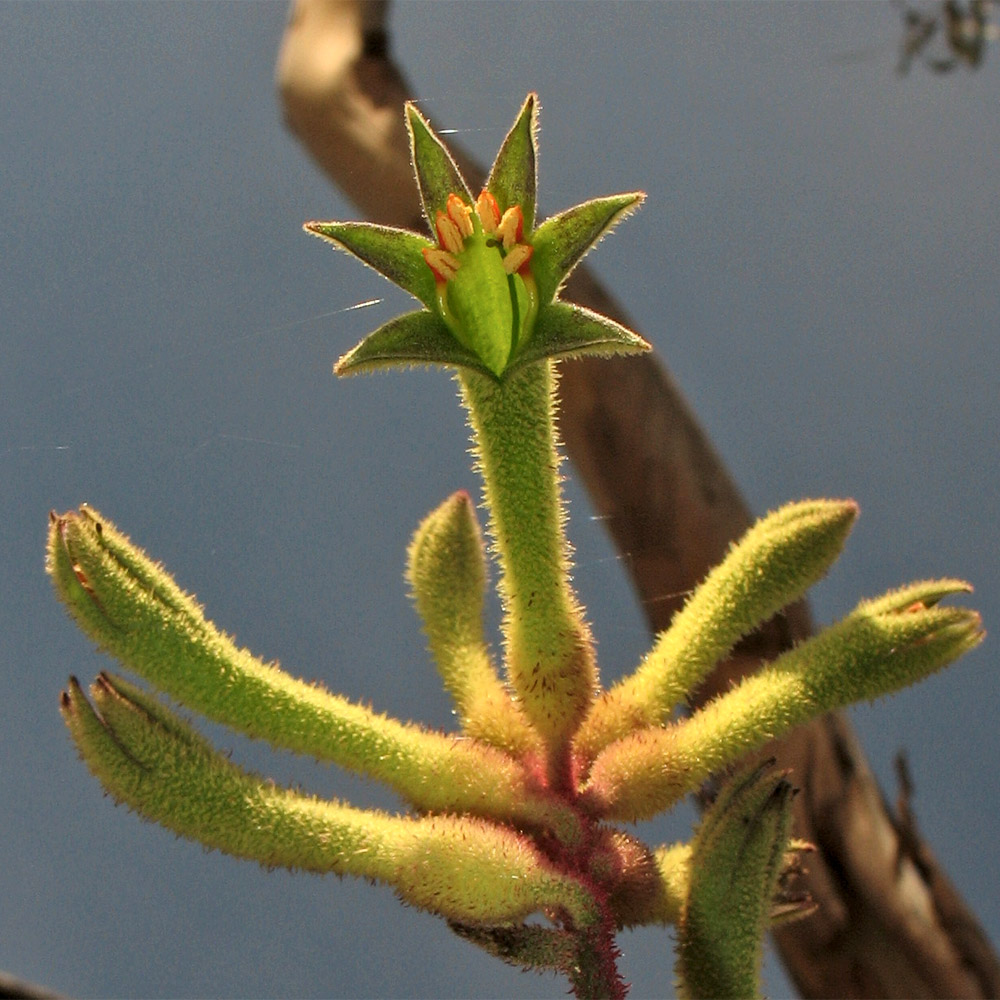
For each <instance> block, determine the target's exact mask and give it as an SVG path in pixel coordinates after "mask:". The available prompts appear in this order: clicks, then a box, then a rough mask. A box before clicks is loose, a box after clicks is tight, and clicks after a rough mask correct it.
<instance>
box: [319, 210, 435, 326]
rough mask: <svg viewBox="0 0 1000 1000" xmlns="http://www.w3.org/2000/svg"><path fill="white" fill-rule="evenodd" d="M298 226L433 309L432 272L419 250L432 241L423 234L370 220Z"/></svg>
mask: <svg viewBox="0 0 1000 1000" xmlns="http://www.w3.org/2000/svg"><path fill="white" fill-rule="evenodd" d="M302 228H303V229H305V231H306V232H308V233H312V234H313V235H314V236H319V237H320V238H321V239H324V240H328V241H329V242H330V243H333V244H334V246H336V247H337V248H338V249H339V250H346V251H347V252H348V253H350V254H353V255H354V256H355V257H357V258H358V259H359V260H362V261H364V263H365V264H367V265H368V266H369V267H371V268H374V269H375V270H376V271H378V273H379V274H381V275H384V276H385V277H386V278H388V279H389V280H390V281H392V282H395V284H397V285H399V287H400V288H402V289H403V291H405V292H409V293H410V294H411V295H412V296H413V297H414V298H415V299H419V300H420V301H421V302H422V303H423V304H424V305H425V306H427V308H428V309H433V308H434V303H435V300H436V296H435V291H434V275H433V274H432V273H431V270H430V268H429V267H428V266H427V262H426V261H425V260H424V257H423V254H422V253H421V250H423V249H424V248H425V247H433V246H435V245H436V244H434V243H432V242H431V241H430V240H429V239H427V237H426V236H420V235H419V234H417V233H411V232H409V230H406V229H393V228H392V227H391V226H377V225H375V224H374V223H370V222H307V223H306V224H305V225H304V226H303V227H302Z"/></svg>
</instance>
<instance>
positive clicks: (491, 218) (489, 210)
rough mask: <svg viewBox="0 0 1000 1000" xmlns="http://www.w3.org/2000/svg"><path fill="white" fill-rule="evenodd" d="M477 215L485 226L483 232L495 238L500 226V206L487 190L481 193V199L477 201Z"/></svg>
mask: <svg viewBox="0 0 1000 1000" xmlns="http://www.w3.org/2000/svg"><path fill="white" fill-rule="evenodd" d="M476 213H477V214H478V215H479V221H480V222H481V223H482V224H483V231H484V232H485V233H487V234H488V235H490V236H495V235H496V231H497V226H498V225H499V224H500V206H499V205H497V200H496V198H494V197H493V195H491V194H490V193H489V191H487V190H486V189H485V188H483V190H482V191H480V192H479V197H478V198H477V199H476Z"/></svg>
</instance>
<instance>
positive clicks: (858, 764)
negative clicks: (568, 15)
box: [277, 0, 1000, 997]
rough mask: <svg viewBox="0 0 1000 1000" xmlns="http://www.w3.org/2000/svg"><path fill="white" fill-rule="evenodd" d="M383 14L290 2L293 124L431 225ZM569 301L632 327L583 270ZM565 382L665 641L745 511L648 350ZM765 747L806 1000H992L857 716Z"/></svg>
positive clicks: (320, 150)
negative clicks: (856, 730) (894, 805)
mask: <svg viewBox="0 0 1000 1000" xmlns="http://www.w3.org/2000/svg"><path fill="white" fill-rule="evenodd" d="M387 6H388V5H387V3H385V2H375V0H369V2H367V3H365V2H358V0H296V2H295V3H294V4H293V7H292V13H291V17H290V20H289V24H288V29H287V32H286V34H285V38H284V40H283V43H282V48H281V52H280V54H279V57H278V67H277V78H278V85H279V88H280V91H281V97H282V101H283V105H284V111H285V117H286V121H287V124H288V126H289V128H290V129H291V130H292V131H293V132H294V133H295V134H296V135H297V136H298V138H299V139H300V140H301V141H302V143H303V144H304V145H305V147H306V149H307V150H308V151H309V152H310V153H311V155H312V156H313V157H314V159H315V160H316V162H317V163H318V164H319V165H320V166H321V167H322V168H323V170H324V171H325V172H326V173H327V174H328V175H329V176H330V177H331V179H332V180H333V181H334V182H335V183H336V184H337V185H338V186H339V187H340V188H341V190H342V191H344V193H345V194H347V195H348V197H350V198H351V200H352V201H353V202H354V203H355V204H356V205H357V206H358V209H359V210H360V212H361V215H362V216H363V217H364V218H366V219H369V220H373V221H376V222H382V223H387V224H392V225H397V226H407V227H410V228H415V229H421V228H422V227H423V222H422V220H421V216H420V206H419V204H418V201H417V195H416V188H415V186H414V184H413V182H412V173H411V168H410V163H409V150H408V143H407V138H406V133H405V130H404V127H403V116H402V114H401V108H402V105H403V102H404V101H405V100H407V99H410V98H412V97H414V96H416V95H414V94H413V93H412V92H411V90H410V88H409V86H408V85H407V83H406V80H405V79H404V77H403V76H402V74H401V73H400V71H399V69H398V68H397V67H396V66H395V64H394V63H393V61H392V59H391V56H390V51H389V35H388V28H387V21H386V14H387ZM453 148H454V147H453ZM460 166H461V167H462V169H463V171H464V172H465V173H466V176H467V177H469V178H470V179H473V180H475V179H476V178H480V179H481V178H482V176H483V174H482V170H481V168H478V167H476V165H475V164H473V163H471V162H469V161H465V162H462V163H460ZM566 298H567V299H569V300H571V301H574V302H579V303H581V304H584V305H587V306H590V307H591V308H593V309H596V310H598V311H599V312H602V313H605V314H606V315H609V316H612V317H613V318H615V319H617V320H619V321H620V322H623V323H626V324H628V325H632V324H630V323H629V320H628V317H627V316H626V315H625V314H624V311H623V310H622V308H621V307H620V306H619V305H618V304H617V303H616V302H614V301H613V300H612V299H611V297H610V296H609V295H608V294H607V293H606V292H605V291H604V290H603V289H602V288H601V287H600V285H598V284H597V282H596V281H595V280H594V279H593V278H592V277H591V275H590V274H589V273H588V272H587V271H586V270H585V269H584V268H579V269H577V271H576V272H575V273H574V276H573V279H572V281H571V282H570V284H569V286H568V288H567V291H566ZM561 385H562V391H561V395H562V425H561V429H562V435H563V439H564V442H565V445H566V448H567V451H568V452H569V455H570V457H571V459H572V460H573V462H574V464H575V466H576V468H577V470H578V471H579V473H580V475H581V476H582V478H583V481H584V483H585V484H586V486H587V489H588V490H589V491H590V495H591V497H592V499H593V502H594V505H595V507H596V508H597V510H598V511H599V513H600V514H601V515H602V517H603V518H604V519H605V523H606V524H607V525H608V528H609V530H610V531H611V533H612V535H613V537H614V539H615V542H616V544H617V546H618V548H619V550H620V551H621V552H622V553H624V554H625V558H626V561H627V566H628V570H629V572H630V574H631V577H632V580H633V582H634V584H635V587H636V590H637V592H638V594H639V598H640V600H641V601H642V606H643V609H644V610H645V613H646V617H647V620H648V622H649V625H650V628H651V629H652V630H653V631H654V632H656V631H659V630H661V629H663V628H664V627H665V626H666V625H667V623H668V622H669V620H670V618H671V616H672V615H673V613H674V612H675V611H676V610H677V607H678V605H679V604H680V602H681V601H682V600H683V596H682V595H683V594H684V593H685V592H686V591H688V590H689V589H690V588H691V587H692V586H694V584H696V583H697V582H698V581H699V580H701V579H702V577H704V575H705V574H706V572H707V571H708V570H709V568H711V566H712V565H714V564H715V563H716V562H717V561H718V560H719V559H720V558H721V556H722V555H723V554H724V552H725V551H726V549H727V547H728V545H729V543H730V541H731V540H733V539H735V538H736V537H738V536H739V535H740V534H741V533H742V532H743V530H744V529H745V528H746V527H748V526H749V524H750V515H749V512H748V511H747V509H746V506H745V504H744V502H743V500H742V499H741V497H740V495H739V492H738V490H737V489H736V487H735V486H734V484H733V483H732V481H731V479H730V478H729V475H728V474H727V472H726V470H725V469H724V468H723V467H722V464H721V462H720V460H719V457H718V456H717V455H716V453H715V451H714V450H713V448H712V446H711V444H710V443H709V441H708V440H707V439H706V437H705V435H704V434H703V432H702V431H701V429H700V428H699V426H698V424H697V421H696V420H695V418H694V416H693V414H692V413H691V410H690V409H689V407H688V405H687V403H686V402H685V401H684V399H683V398H682V396H681V394H680V392H679V390H678V389H677V387H676V386H675V385H674V383H673V381H672V380H671V378H670V376H669V374H668V373H667V372H666V371H665V369H664V368H663V367H662V365H661V364H660V363H659V362H658V361H657V360H656V359H655V358H650V357H638V358H628V359H613V360H600V361H596V362H594V361H576V362H572V363H566V364H563V366H562V382H561ZM662 595H676V596H670V597H666V598H664V597H663V596H662ZM810 631H811V625H810V621H809V613H808V610H807V608H806V606H805V605H804V604H801V603H800V604H796V605H794V606H791V607H789V608H786V609H785V610H784V611H783V612H782V613H780V614H779V615H777V616H776V617H775V618H774V619H772V620H771V621H770V622H768V623H767V624H766V625H765V626H763V627H762V628H761V629H760V630H759V631H758V632H756V633H754V634H753V635H752V636H750V637H748V639H746V640H745V641H744V642H743V643H741V645H740V647H739V648H738V649H737V651H736V653H735V655H734V656H733V657H732V658H731V659H730V660H729V661H727V662H726V663H724V664H722V665H721V666H720V667H719V669H718V670H717V671H716V673H715V674H714V675H713V676H712V678H711V679H710V681H709V682H708V683H707V684H706V685H705V689H704V691H703V692H702V695H701V697H702V699H706V698H709V697H711V696H712V695H713V694H714V693H715V692H716V691H718V690H720V689H722V688H725V687H727V686H728V684H729V682H730V680H731V679H732V678H734V677H737V676H739V675H741V674H743V673H746V672H749V671H752V670H754V669H756V667H757V666H758V665H759V664H760V662H761V660H762V659H769V658H771V657H773V656H775V655H776V654H777V653H779V652H780V651H782V650H784V649H787V648H788V647H789V646H790V645H791V644H792V643H794V642H795V641H796V640H799V639H801V638H803V637H804V636H806V635H808V634H809V632H810ZM768 752H769V753H775V754H776V755H777V756H778V758H779V762H780V765H781V766H783V767H788V768H791V769H792V770H793V772H794V775H793V779H794V780H795V782H796V783H797V784H798V785H799V786H800V787H801V788H802V794H800V795H799V796H798V797H797V799H796V826H797V829H796V832H797V834H798V835H799V836H801V837H804V838H806V839H808V840H811V841H812V842H813V843H815V844H816V845H817V847H818V849H819V850H818V853H817V854H816V855H813V856H812V857H811V859H810V861H809V869H810V870H809V871H808V873H807V874H806V875H805V877H804V879H803V884H802V886H801V888H803V889H805V890H806V891H808V892H810V893H811V894H812V896H813V898H814V899H815V900H816V902H817V903H818V904H819V910H818V912H817V913H816V915H814V916H812V917H810V918H808V919H806V920H804V921H801V922H799V923H796V924H792V925H790V926H788V927H786V928H785V929H783V930H781V931H780V932H778V933H777V934H776V935H775V936H776V940H777V944H778V948H779V950H780V953H781V955H782V958H783V960H784V962H785V966H786V968H787V969H788V971H789V974H790V975H791V977H792V979H793V980H794V981H795V983H796V985H797V986H798V988H799V990H800V991H801V992H802V994H803V995H804V996H807V997H824V996H830V997H834V996H835V997H988V996H997V995H998V994H1000V963H998V961H997V958H996V956H995V954H994V953H993V950H992V948H991V946H990V944H989V942H988V941H987V939H986V937H985V935H984V934H983V932H982V930H981V929H980V927H979V925H978V923H977V922H976V919H975V917H974V916H973V915H972V914H971V913H970V912H969V910H968V909H967V908H966V906H965V905H964V903H963V902H962V900H961V899H960V898H959V896H958V895H957V893H956V892H955V890H954V888H953V887H952V885H951V883H950V882H949V881H948V879H947V877H946V876H945V874H944V872H942V871H941V869H940V867H939V866H938V864H937V862H936V861H935V859H934V856H933V854H932V853H931V851H930V849H929V848H928V847H927V846H926V845H925V844H924V843H923V841H922V840H921V839H920V837H919V834H918V833H917V831H916V829H915V827H914V825H913V822H912V818H911V817H909V816H907V818H906V821H905V823H903V822H900V821H899V820H897V819H896V818H895V817H894V816H893V815H892V813H891V812H890V810H889V808H888V806H887V804H886V802H885V800H884V798H883V796H882V794H881V792H880V791H879V789H878V787H877V785H876V783H875V780H874V778H873V776H872V774H871V772H870V770H869V768H868V765H867V763H866V761H865V758H864V754H863V752H862V750H861V747H860V746H859V745H858V743H857V740H856V739H855V737H854V735H853V733H852V731H851V728H850V725H849V724H848V722H847V721H846V720H845V719H844V718H843V717H842V716H840V715H831V716H827V717H825V718H823V719H821V720H819V721H817V722H816V723H814V724H813V725H811V726H808V727H803V728H802V729H800V730H798V731H796V732H795V733H793V734H792V735H791V736H790V737H789V738H788V739H785V740H783V741H781V743H780V744H778V745H776V746H774V747H771V748H769V750H768Z"/></svg>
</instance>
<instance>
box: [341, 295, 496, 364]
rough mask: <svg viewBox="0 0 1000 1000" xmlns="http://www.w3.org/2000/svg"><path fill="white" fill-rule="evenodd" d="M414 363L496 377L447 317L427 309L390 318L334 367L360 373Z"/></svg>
mask: <svg viewBox="0 0 1000 1000" xmlns="http://www.w3.org/2000/svg"><path fill="white" fill-rule="evenodd" d="M413 365H443V366H444V367H446V368H468V369H471V370H472V371H476V372H480V373H481V374H483V375H489V377H490V378H495V377H496V376H495V375H494V374H493V372H491V371H490V369H489V368H487V367H486V365H485V364H484V363H483V362H482V360H481V359H480V358H479V357H477V356H476V355H475V354H473V353H472V351H470V350H469V349H468V348H467V347H463V346H462V345H461V344H460V343H459V342H458V341H457V340H456V339H455V336H454V334H453V333H452V332H451V330H449V329H448V327H447V326H445V324H444V320H442V319H439V318H438V317H437V316H436V315H435V314H434V313H430V312H428V311H427V310H426V309H421V310H420V311H419V312H411V313H404V314H403V315H402V316H397V317H396V318H395V319H393V320H389V322H388V323H386V324H385V325H384V326H380V327H379V328H378V329H377V330H375V331H374V332H373V333H370V334H368V336H367V337H365V339H364V340H362V341H361V343H360V344H358V345H357V346H356V347H353V348H352V349H351V350H349V351H348V352H347V353H346V354H345V355H344V356H343V357H342V358H341V359H340V360H339V361H338V362H337V363H336V364H335V365H334V367H333V370H334V372H335V373H336V374H337V375H357V374H359V373H362V372H372V371H376V370H377V369H380V368H410V367H412V366H413Z"/></svg>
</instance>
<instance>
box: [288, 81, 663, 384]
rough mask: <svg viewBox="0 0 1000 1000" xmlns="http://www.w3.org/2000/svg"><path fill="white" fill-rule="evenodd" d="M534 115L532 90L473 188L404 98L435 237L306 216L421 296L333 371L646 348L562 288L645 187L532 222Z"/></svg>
mask: <svg viewBox="0 0 1000 1000" xmlns="http://www.w3.org/2000/svg"><path fill="white" fill-rule="evenodd" d="M537 121H538V99H537V97H536V95H534V94H529V95H528V97H527V99H526V100H525V102H524V105H523V106H522V108H521V111H520V113H519V114H518V116H517V119H516V120H515V122H514V125H513V127H512V128H511V130H510V132H509V133H508V134H507V138H506V139H505V140H504V143H503V145H502V146H501V147H500V152H499V153H498V154H497V158H496V161H495V162H494V164H493V168H492V170H491V171H490V175H489V178H488V179H487V181H486V186H485V188H484V189H483V190H482V191H481V192H480V194H479V196H478V197H473V195H472V193H471V191H470V189H469V186H468V184H467V183H466V182H465V180H464V179H463V177H462V175H461V173H460V172H459V170H458V167H457V166H456V165H455V161H454V160H453V159H452V157H451V154H450V153H449V152H448V150H447V149H446V148H445V146H444V144H443V143H442V142H441V140H440V139H439V138H438V136H437V135H435V134H434V132H433V130H432V129H431V127H430V125H429V124H428V123H427V121H426V119H424V118H423V116H422V115H421V114H420V112H419V111H417V109H416V108H415V107H414V106H413V105H412V104H408V105H407V106H406V124H407V128H408V129H409V132H410V143H411V149H412V152H413V165H414V170H415V172H416V176H417V185H418V187H419V189H420V198H421V202H422V204H423V209H424V215H425V216H426V218H427V222H428V225H429V226H430V228H431V231H432V232H433V233H434V234H435V235H436V237H437V239H436V241H431V240H429V239H427V237H425V236H421V235H419V234H417V233H412V232H409V231H408V230H403V229H393V228H391V227H388V226H379V225H375V224H373V223H367V222H310V223H307V224H306V227H305V228H306V229H307V230H308V231H309V232H311V233H314V234H315V235H317V236H320V237H322V238H324V239H327V240H330V241H331V242H332V243H334V244H336V245H337V246H339V247H341V248H342V249H344V250H347V251H348V252H349V253H352V254H354V255H355V256H356V257H359V258H360V259H361V260H363V261H364V262H365V263H366V264H368V265H370V266H371V267H373V268H375V270H376V271H379V272H380V273H381V274H383V275H385V276H386V277H387V278H389V280H390V281H393V282H395V283H396V284H397V285H399V286H400V288H403V289H404V290H405V291H407V292H409V293H410V294H411V295H413V296H414V297H415V298H416V299H418V300H419V301H420V302H421V303H423V305H424V307H425V308H424V309H421V310H418V311H416V312H411V313H406V314H405V315H403V316H399V317H398V318H396V319H394V320H392V321H391V322H389V323H386V324H385V325H384V326H382V327H380V328H379V329H378V330H376V331H375V332H374V333H372V334H370V335H369V336H367V337H366V338H365V339H364V340H363V341H362V342H361V343H360V344H358V346H357V347H355V348H354V350H352V351H350V352H349V353H348V354H346V355H345V356H344V357H343V358H341V359H340V361H339V362H338V363H337V367H336V371H337V373H338V374H348V373H353V372H357V371H365V370H371V369H373V368H378V367H384V366H388V365H404V366H406V365H412V364H441V365H447V366H451V367H458V368H466V369H472V370H474V371H479V372H483V373H485V374H488V375H491V376H493V377H494V378H499V377H501V376H503V375H505V374H506V373H508V372H510V371H513V370H516V369H518V368H521V367H523V366H524V365H526V364H529V363H531V362H537V361H540V360H542V359H543V358H554V357H568V356H573V355H578V354H617V353H634V352H636V351H644V350H648V349H649V345H648V344H647V343H646V341H645V340H644V339H643V338H642V337H640V336H639V335H638V334H636V333H633V332H632V331H631V330H628V329H626V328H625V327H623V326H621V325H620V324H618V323H615V322H614V321H612V320H610V319H607V318H606V317H604V316H600V315H598V314H597V313H594V312H591V311H590V310H589V309H584V308H582V307H580V306H575V305H570V304H569V303H565V302H561V301H560V300H559V298H558V292H559V288H560V286H561V285H562V283H563V282H564V281H565V279H566V277H567V275H568V274H569V273H570V271H572V270H573V268H574V267H575V266H576V264H577V263H578V261H579V260H580V259H581V258H582V257H583V256H584V254H586V253H587V251H588V250H589V249H590V248H591V247H592V246H593V245H594V244H595V243H596V242H597V241H598V240H600V239H601V237H602V236H604V234H605V233H607V232H609V231H610V230H611V229H612V228H613V227H614V225H615V224H616V223H617V221H618V220H619V219H620V218H622V217H623V216H625V215H628V214H629V213H630V212H631V211H633V210H634V209H635V208H637V207H638V206H639V204H640V203H641V202H642V199H643V195H642V194H641V193H639V192H629V193H627V194H618V195H610V196H609V197H606V198H595V199H593V200H591V201H587V202H584V203H583V204H581V205H577V206H576V207H575V208H571V209H569V210H567V211H565V212H562V213H560V214H559V215H556V216H554V217H553V218H551V219H548V220H546V221H545V222H543V223H542V224H541V225H540V226H539V227H538V228H537V229H536V228H535V201H536V174H535V164H536V161H537V153H538V151H537V145H536V139H535V136H536V132H537Z"/></svg>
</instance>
